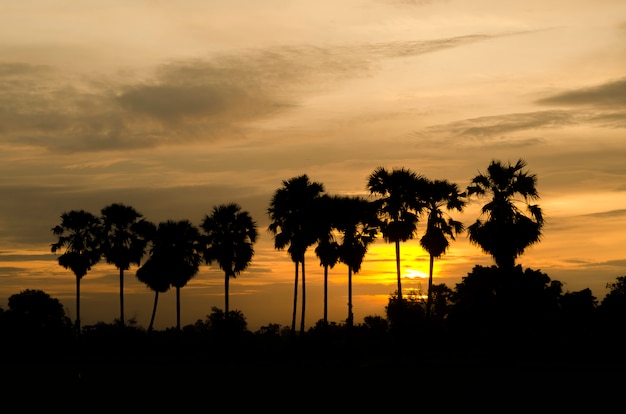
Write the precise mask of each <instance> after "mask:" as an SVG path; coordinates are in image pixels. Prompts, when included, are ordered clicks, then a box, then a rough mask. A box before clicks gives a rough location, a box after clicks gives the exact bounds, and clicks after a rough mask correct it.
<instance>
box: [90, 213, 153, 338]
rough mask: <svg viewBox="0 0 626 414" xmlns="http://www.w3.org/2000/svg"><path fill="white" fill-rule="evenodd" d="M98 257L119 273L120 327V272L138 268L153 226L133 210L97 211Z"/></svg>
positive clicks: (122, 283) (121, 273) (122, 299)
mask: <svg viewBox="0 0 626 414" xmlns="http://www.w3.org/2000/svg"><path fill="white" fill-rule="evenodd" d="M101 214H102V228H103V232H102V254H103V256H104V258H105V259H106V262H107V263H108V264H113V265H115V267H117V268H118V269H119V271H120V324H121V325H122V326H124V324H125V322H124V271H125V270H128V269H130V266H131V264H136V265H137V266H139V264H140V263H141V259H142V258H143V256H144V254H145V251H146V247H147V245H148V240H149V238H150V232H151V231H152V230H153V229H154V225H153V224H152V223H149V222H148V221H146V220H144V219H143V216H142V215H141V214H140V213H139V212H137V211H136V210H135V209H134V208H133V207H131V206H126V205H124V204H117V203H114V204H110V205H108V206H106V207H104V208H103V209H102V210H101Z"/></svg>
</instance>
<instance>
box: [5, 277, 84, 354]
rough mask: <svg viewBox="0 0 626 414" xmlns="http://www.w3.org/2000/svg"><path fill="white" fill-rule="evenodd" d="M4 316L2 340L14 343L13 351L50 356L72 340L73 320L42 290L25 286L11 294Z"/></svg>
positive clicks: (56, 301) (59, 304)
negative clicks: (5, 333)
mask: <svg viewBox="0 0 626 414" xmlns="http://www.w3.org/2000/svg"><path fill="white" fill-rule="evenodd" d="M3 317H4V319H5V322H6V324H7V327H8V329H9V332H7V335H6V337H5V341H8V342H12V343H13V344H14V345H15V347H14V349H13V352H16V353H22V354H26V353H27V352H28V353H30V352H33V353H31V354H30V355H28V357H29V359H32V358H34V356H35V355H42V354H47V355H49V356H53V355H54V353H56V352H61V351H62V347H65V346H67V344H68V343H69V341H70V339H71V332H72V321H71V320H70V318H68V317H67V316H66V315H65V310H64V309H63V305H62V304H61V302H59V300H58V299H56V298H52V297H51V296H50V295H48V294H47V293H46V292H44V291H43V290H38V289H25V290H23V291H21V292H20V293H16V294H14V295H11V296H10V297H9V300H8V310H7V311H6V312H5V314H4V315H3ZM42 344H46V345H45V346H42Z"/></svg>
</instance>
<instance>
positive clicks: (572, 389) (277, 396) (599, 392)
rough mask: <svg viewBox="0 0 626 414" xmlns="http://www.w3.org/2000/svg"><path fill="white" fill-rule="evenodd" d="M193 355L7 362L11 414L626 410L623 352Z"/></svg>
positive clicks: (160, 349) (218, 351) (176, 352)
mask: <svg viewBox="0 0 626 414" xmlns="http://www.w3.org/2000/svg"><path fill="white" fill-rule="evenodd" d="M41 345H42V346H44V347H45V346H46V344H41ZM188 345H189V344H185V343H167V344H163V343H161V344H159V345H158V346H154V347H152V348H149V347H150V346H151V345H150V344H149V343H136V342H132V341H130V342H128V343H123V342H119V343H115V344H110V343H107V344H101V346H98V344H94V343H92V344H87V345H85V346H83V348H82V349H74V350H73V352H61V353H59V354H58V355H57V356H56V357H55V356H54V355H50V354H49V353H48V354H47V356H45V357H44V356H43V355H42V354H38V353H37V352H33V353H32V354H30V355H29V354H28V353H26V352H24V350H22V351H21V352H14V353H13V354H10V353H6V352H5V353H4V354H3V355H2V359H3V364H2V378H3V387H2V402H1V403H2V406H3V407H5V408H6V409H7V411H5V410H3V412H7V413H9V412H11V413H13V412H25V413H30V412H38V411H41V410H45V411H49V410H50V411H52V410H54V411H57V410H63V411H65V412H81V413H83V412H108V411H111V410H115V411H118V412H126V411H127V410H132V411H138V410H139V411H140V412H168V411H173V412H177V413H179V412H180V413H183V412H184V413H186V412H217V413H223V412H244V411H246V412H247V411H249V412H259V413H265V412H294V413H299V412H329V413H332V412H350V413H352V412H359V411H364V412H399V411H410V412H421V411H424V410H428V411H432V410H436V411H441V412H456V411H459V412H460V411H462V412H465V411H481V412H484V411H490V412H499V413H509V412H526V411H528V412H531V411H532V412H544V411H555V410H556V411H557V412H568V411H575V412H579V411H581V410H587V409H588V410H589V411H591V412H594V413H595V412H598V413H599V412H619V411H621V410H622V409H623V404H624V403H623V402H622V395H623V392H624V389H626V388H625V386H626V380H625V377H624V372H626V371H625V370H624V368H625V367H626V364H624V358H623V357H622V356H621V355H620V354H618V353H616V352H620V351H621V352H623V349H621V346H620V349H613V348H612V347H611V346H608V347H607V348H602V347H599V346H594V347H589V348H584V347H575V348H571V347H570V348H565V347H564V348H562V349H558V348H555V347H553V346H549V347H548V346H546V347H545V348H535V349H528V350H526V351H525V350H524V349H523V348H518V347H515V348H514V349H508V350H507V349H502V348H501V347H500V345H501V344H498V346H497V347H496V346H495V344H492V345H491V346H490V345H489V344H486V343H483V344H481V345H480V346H474V347H472V346H468V345H467V344H463V345H462V346H461V345H460V346H458V347H451V346H447V347H444V348H436V347H432V348H424V347H421V346H420V345H417V344H416V343H415V342H412V341H406V342H403V341H394V342H389V343H370V344H368V345H367V346H362V345H358V344H345V343H344V344H340V345H337V344H333V345H332V346H329V345H328V344H325V343H323V342H310V343H306V344H298V343H290V344H274V345H273V346H271V347H267V346H261V347H260V346H259V345H258V344H254V347H252V346H242V345H241V344H240V343H222V344H219V345H216V344H210V345H207V344H205V345H206V346H207V348H206V349H205V350H203V349H202V347H197V346H196V347H191V346H188ZM112 346H116V347H117V349H111V347H112ZM496 348H499V350H497V349H496ZM602 349H604V352H603V351H602ZM31 351H34V350H31ZM618 402H619V408H615V410H617V411H613V410H611V411H608V407H609V406H614V405H615V404H616V403H618ZM604 407H606V409H605V408H604ZM129 412H130V411H129Z"/></svg>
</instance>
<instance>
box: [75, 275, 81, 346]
mask: <svg viewBox="0 0 626 414" xmlns="http://www.w3.org/2000/svg"><path fill="white" fill-rule="evenodd" d="M74 325H75V327H76V333H78V334H79V335H80V277H78V276H76V322H75V324H74Z"/></svg>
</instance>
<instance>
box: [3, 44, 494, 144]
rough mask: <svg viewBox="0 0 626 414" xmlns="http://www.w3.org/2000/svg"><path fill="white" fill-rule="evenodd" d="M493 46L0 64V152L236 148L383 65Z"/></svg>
mask: <svg viewBox="0 0 626 414" xmlns="http://www.w3.org/2000/svg"><path fill="white" fill-rule="evenodd" d="M496 36H497V35H469V36H458V37H451V38H443V39H434V40H427V41H398V42H381V43H371V44H368V43H365V44H344V45H339V46H327V47H316V46H311V45H301V46H290V47H287V46H283V47H275V48H268V49H250V50H243V51H240V52H239V53H233V54H223V55H215V56H212V57H210V58H206V59H193V60H185V61H181V60H177V61H171V62H169V63H166V64H163V65H161V66H158V67H155V68H153V70H152V72H151V73H142V74H133V72H132V70H125V71H124V72H123V73H122V72H120V73H119V74H108V75H106V76H98V77H96V76H88V75H86V74H84V75H81V76H76V75H75V74H70V73H63V72H61V71H59V70H57V69H55V68H52V67H46V66H40V65H29V64H25V63H20V62H17V63H1V64H0V132H1V133H2V135H1V136H0V143H3V142H4V143H9V144H20V145H31V146H37V147H43V148H46V149H48V150H51V151H61V152H66V153H67V152H81V151H99V150H124V149H137V148H146V147H156V146H161V145H166V144H167V145H177V144H181V143H183V144H184V143H187V142H193V141H214V140H220V139H241V138H245V137H246V136H247V133H248V132H247V128H248V127H249V126H250V125H251V123H254V122H256V121H259V120H263V119H267V118H269V117H274V116H278V115H280V114H285V113H288V111H289V110H291V109H292V108H295V107H297V106H298V105H300V104H301V103H302V102H303V100H304V99H306V97H307V96H310V95H312V94H318V93H324V92H326V91H329V90H332V88H334V87H335V86H336V85H337V84H338V83H340V82H342V81H346V80H351V79H354V78H355V77H363V76H367V75H368V74H369V73H371V72H372V71H375V70H376V69H377V63H378V62H381V61H382V60H384V59H390V58H406V57H414V56H418V55H420V54H424V53H431V52H434V51H437V50H443V49H447V48H453V47H460V46H463V45H467V44H471V43H475V42H480V41H484V40H488V39H490V38H493V37H496Z"/></svg>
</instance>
